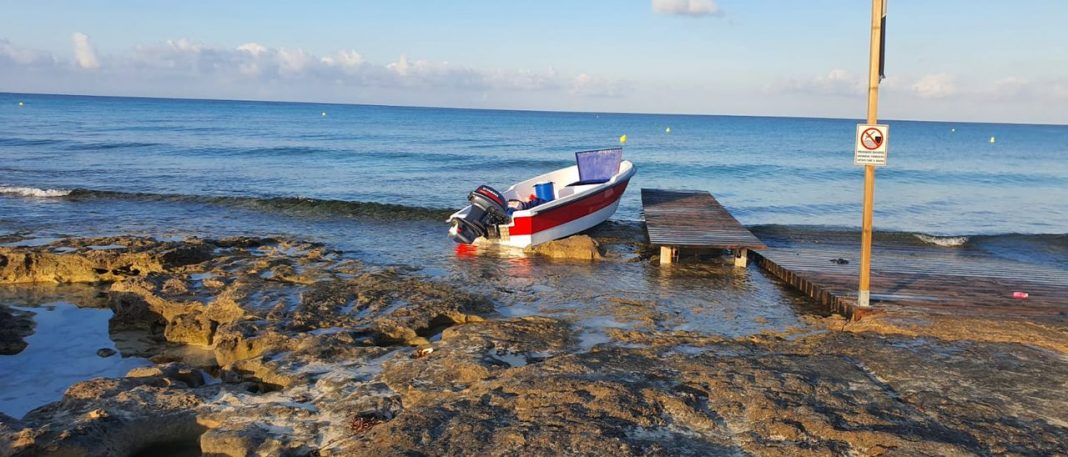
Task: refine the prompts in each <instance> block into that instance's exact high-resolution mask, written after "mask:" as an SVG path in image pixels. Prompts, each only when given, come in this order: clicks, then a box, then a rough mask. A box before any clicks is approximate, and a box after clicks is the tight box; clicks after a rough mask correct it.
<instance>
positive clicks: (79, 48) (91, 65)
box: [70, 32, 100, 70]
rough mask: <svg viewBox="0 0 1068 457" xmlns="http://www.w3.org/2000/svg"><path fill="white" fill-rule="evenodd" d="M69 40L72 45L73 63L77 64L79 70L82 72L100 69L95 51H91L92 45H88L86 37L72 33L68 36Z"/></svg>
mask: <svg viewBox="0 0 1068 457" xmlns="http://www.w3.org/2000/svg"><path fill="white" fill-rule="evenodd" d="M70 40H71V42H72V43H73V44H74V62H75V63H76V64H78V67H79V68H81V69H83V70H96V69H98V68H100V61H98V60H97V58H96V51H94V50H93V45H92V44H91V43H89V36H88V35H86V34H84V33H81V32H74V34H73V35H71V36H70Z"/></svg>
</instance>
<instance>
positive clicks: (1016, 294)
mask: <svg viewBox="0 0 1068 457" xmlns="http://www.w3.org/2000/svg"><path fill="white" fill-rule="evenodd" d="M1028 296H1029V294H1028V293H1027V292H1013V293H1012V298H1016V299H1019V300H1023V299H1025V298H1027V297H1028Z"/></svg>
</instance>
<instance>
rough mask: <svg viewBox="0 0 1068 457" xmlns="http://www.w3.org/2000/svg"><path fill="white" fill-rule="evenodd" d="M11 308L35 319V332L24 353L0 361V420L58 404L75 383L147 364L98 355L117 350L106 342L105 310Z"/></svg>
mask: <svg viewBox="0 0 1068 457" xmlns="http://www.w3.org/2000/svg"><path fill="white" fill-rule="evenodd" d="M15 308H16V309H19V310H22V311H28V312H32V313H34V317H33V320H34V323H35V324H36V327H35V329H34V333H33V335H30V336H29V337H27V338H26V342H27V344H28V345H27V346H26V349H24V350H23V351H22V352H20V353H18V354H15V355H8V356H0V412H2V413H4V414H7V415H9V416H12V417H22V416H23V415H25V414H26V413H27V412H29V411H30V410H32V409H34V408H37V407H39V406H42V405H44V404H46V403H50V402H53V401H56V400H59V399H60V398H62V396H63V392H64V391H65V390H66V389H67V387H70V386H71V385H72V384H75V383H77V382H79V381H84V380H86V379H90V378H95V377H118V376H122V375H124V374H126V372H128V371H130V369H132V368H135V367H140V366H147V365H150V364H151V363H150V362H149V361H148V360H145V359H142V358H138V357H123V356H122V354H121V353H115V354H114V355H111V356H109V357H101V356H99V355H97V351H98V350H100V349H110V350H116V347H115V343H114V342H112V341H111V339H110V338H109V337H108V320H109V319H111V316H112V312H111V310H110V309H100V308H79V307H77V306H75V305H73V304H71V303H67V302H53V303H49V304H45V305H41V306H36V307H29V306H26V307H19V306H16V307H15Z"/></svg>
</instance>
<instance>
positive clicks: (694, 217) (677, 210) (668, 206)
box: [642, 189, 767, 268]
mask: <svg viewBox="0 0 1068 457" xmlns="http://www.w3.org/2000/svg"><path fill="white" fill-rule="evenodd" d="M642 212H643V213H644V215H645V229H646V233H647V234H648V236H649V244H652V245H653V246H659V247H660V264H661V265H667V264H671V263H672V262H673V261H674V258H675V257H676V256H677V255H678V250H679V249H680V248H705V249H726V250H731V251H733V252H734V255H735V259H734V264H735V266H738V267H742V268H744V267H745V266H746V263H747V259H748V252H749V250H753V249H765V248H766V247H767V246H765V245H764V243H762V242H761V241H760V240H759V239H757V237H756V236H754V235H753V234H752V232H750V231H749V230H748V229H746V228H745V227H744V226H742V224H740V223H739V222H738V220H737V219H735V218H734V216H732V215H731V213H730V212H728V211H727V210H726V209H725V208H723V206H722V205H720V204H719V202H717V201H716V199H715V198H713V197H712V194H710V193H708V192H705V191H697V190H663V189H642Z"/></svg>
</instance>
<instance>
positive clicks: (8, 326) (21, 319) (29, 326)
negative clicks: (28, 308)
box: [0, 305, 34, 355]
mask: <svg viewBox="0 0 1068 457" xmlns="http://www.w3.org/2000/svg"><path fill="white" fill-rule="evenodd" d="M30 315H31V314H30V313H27V312H23V311H18V310H12V309H9V308H8V307H6V306H3V305H0V355H14V354H18V353H20V352H22V350H23V349H26V341H25V340H24V339H23V338H25V337H27V336H30V335H32V334H33V328H34V324H33V319H32V318H30Z"/></svg>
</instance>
